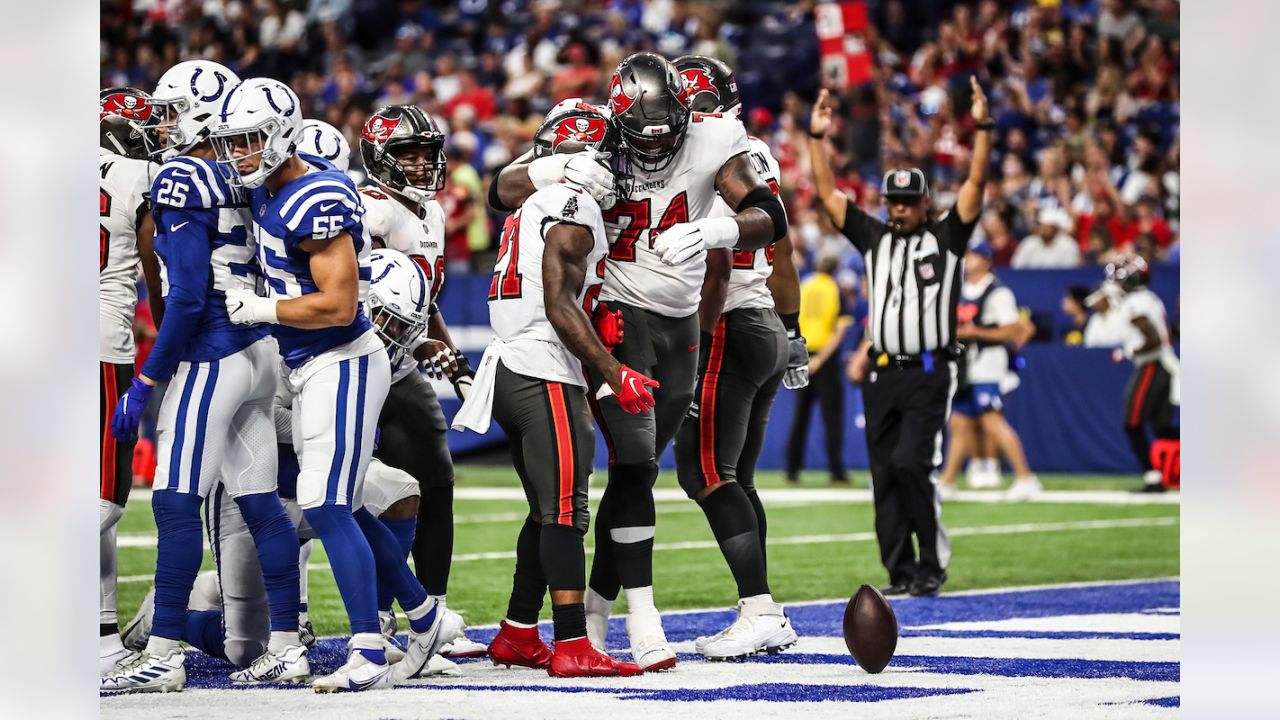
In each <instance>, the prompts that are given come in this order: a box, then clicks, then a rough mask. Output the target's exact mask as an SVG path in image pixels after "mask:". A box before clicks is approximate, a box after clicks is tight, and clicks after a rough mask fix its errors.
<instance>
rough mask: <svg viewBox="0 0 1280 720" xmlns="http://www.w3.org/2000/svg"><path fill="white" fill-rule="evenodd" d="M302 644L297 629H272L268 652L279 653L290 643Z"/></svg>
mask: <svg viewBox="0 0 1280 720" xmlns="http://www.w3.org/2000/svg"><path fill="white" fill-rule="evenodd" d="M301 644H302V643H301V641H300V640H299V638H298V631H297V630H285V631H279V630H272V631H271V637H270V639H268V640H267V652H272V653H278V652H280V651H281V650H284V649H285V648H287V647H289V646H290V645H301Z"/></svg>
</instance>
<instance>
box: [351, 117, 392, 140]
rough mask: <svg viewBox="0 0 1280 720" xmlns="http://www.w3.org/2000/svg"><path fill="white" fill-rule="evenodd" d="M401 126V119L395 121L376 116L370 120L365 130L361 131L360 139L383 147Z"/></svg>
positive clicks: (365, 125)
mask: <svg viewBox="0 0 1280 720" xmlns="http://www.w3.org/2000/svg"><path fill="white" fill-rule="evenodd" d="M399 124H400V119H399V118H396V119H394V120H393V119H391V118H385V117H383V116H381V115H374V116H373V117H371V118H369V122H367V123H365V124H364V129H363V130H361V131H360V137H362V138H364V139H365V140H368V141H369V142H371V143H374V144H376V145H381V144H382V143H385V142H386V141H387V139H388V138H390V137H391V133H393V132H395V131H396V126H397V125H399Z"/></svg>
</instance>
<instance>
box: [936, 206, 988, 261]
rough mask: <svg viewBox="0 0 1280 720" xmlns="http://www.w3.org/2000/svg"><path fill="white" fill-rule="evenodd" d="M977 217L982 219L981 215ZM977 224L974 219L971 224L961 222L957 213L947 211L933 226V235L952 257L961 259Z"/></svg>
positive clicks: (976, 219) (976, 220)
mask: <svg viewBox="0 0 1280 720" xmlns="http://www.w3.org/2000/svg"><path fill="white" fill-rule="evenodd" d="M978 217H982V213H978ZM977 224H978V218H974V219H973V222H963V221H961V220H960V214H959V213H956V212H954V211H952V210H948V211H947V214H946V215H944V216H943V217H942V219H941V220H939V221H938V222H936V223H934V224H933V234H934V235H936V236H937V237H938V240H939V241H940V242H941V243H942V244H943V245H945V246H946V247H947V250H949V251H950V252H951V254H952V255H958V256H961V257H963V256H964V253H965V251H966V250H968V249H969V238H971V237H973V229H974V227H976V226H977Z"/></svg>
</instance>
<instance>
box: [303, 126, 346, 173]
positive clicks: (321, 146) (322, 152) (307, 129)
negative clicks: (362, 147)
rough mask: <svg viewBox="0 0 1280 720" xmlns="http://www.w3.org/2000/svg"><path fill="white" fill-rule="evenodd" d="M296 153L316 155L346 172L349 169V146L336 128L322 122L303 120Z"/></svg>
mask: <svg viewBox="0 0 1280 720" xmlns="http://www.w3.org/2000/svg"><path fill="white" fill-rule="evenodd" d="M298 152H304V153H310V154H312V155H318V156H320V157H322V158H324V159H325V160H328V161H329V162H331V163H333V164H334V165H335V166H337V168H338V169H339V170H341V171H342V172H346V171H347V170H349V169H350V168H351V145H350V144H349V143H348V142H347V138H346V136H345V135H343V134H342V132H341V131H339V130H338V128H336V127H334V126H332V125H330V124H329V123H327V122H325V121H323V120H305V121H303V123H302V139H301V140H299V141H298Z"/></svg>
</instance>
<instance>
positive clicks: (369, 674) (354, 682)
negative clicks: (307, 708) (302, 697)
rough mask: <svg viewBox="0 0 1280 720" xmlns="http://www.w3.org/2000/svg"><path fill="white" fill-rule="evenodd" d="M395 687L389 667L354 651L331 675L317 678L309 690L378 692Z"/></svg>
mask: <svg viewBox="0 0 1280 720" xmlns="http://www.w3.org/2000/svg"><path fill="white" fill-rule="evenodd" d="M394 685H395V677H394V673H393V672H392V669H391V666H390V665H382V664H379V663H375V662H373V661H372V660H370V659H368V658H366V657H365V656H364V655H361V654H360V653H358V652H356V651H354V650H353V651H351V654H350V655H348V656H347V662H346V663H345V664H344V665H343V666H342V667H340V668H338V669H337V670H335V671H334V672H333V674H332V675H325V676H323V677H318V678H316V679H315V680H313V681H312V682H311V688H312V689H313V690H315V691H316V692H318V693H335V692H361V691H364V690H379V689H383V688H390V687H393V686H394Z"/></svg>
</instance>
